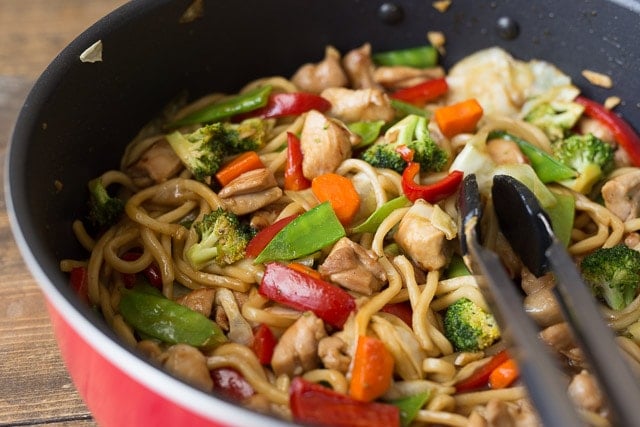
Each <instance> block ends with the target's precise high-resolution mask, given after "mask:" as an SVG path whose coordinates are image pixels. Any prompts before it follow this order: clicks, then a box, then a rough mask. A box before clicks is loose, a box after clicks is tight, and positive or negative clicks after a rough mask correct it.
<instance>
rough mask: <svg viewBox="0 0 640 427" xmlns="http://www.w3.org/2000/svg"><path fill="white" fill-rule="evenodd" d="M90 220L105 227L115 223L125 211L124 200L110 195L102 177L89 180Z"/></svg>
mask: <svg viewBox="0 0 640 427" xmlns="http://www.w3.org/2000/svg"><path fill="white" fill-rule="evenodd" d="M88 186H89V216H88V218H89V221H91V223H93V224H94V225H96V226H98V227H101V228H104V227H109V226H111V225H113V224H115V223H116V222H117V221H118V220H119V219H120V217H121V216H122V213H123V212H124V201H123V200H121V199H119V198H118V197H115V196H110V195H109V193H108V192H107V189H106V187H105V186H104V184H103V183H102V178H95V179H92V180H91V181H89V184H88Z"/></svg>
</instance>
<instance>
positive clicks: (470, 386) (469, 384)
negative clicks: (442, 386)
mask: <svg viewBox="0 0 640 427" xmlns="http://www.w3.org/2000/svg"><path fill="white" fill-rule="evenodd" d="M507 360H509V354H508V353H507V351H506V350H502V351H501V352H499V353H496V355H495V356H493V357H492V358H491V359H490V360H489V361H488V362H487V363H485V364H484V365H482V366H481V367H480V368H478V369H476V370H475V371H474V372H473V373H472V374H471V375H470V376H469V377H467V378H465V379H464V380H462V381H460V382H459V383H458V384H456V386H455V387H456V392H457V393H463V392H466V391H471V390H475V389H477V388H480V387H485V386H486V385H487V384H488V382H489V376H490V375H491V372H493V370H494V369H496V368H497V367H498V366H500V365H502V364H503V363H504V362H506V361H507Z"/></svg>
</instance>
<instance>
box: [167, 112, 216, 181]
mask: <svg viewBox="0 0 640 427" xmlns="http://www.w3.org/2000/svg"><path fill="white" fill-rule="evenodd" d="M225 134H226V131H225V128H224V125H223V124H222V123H215V124H213V125H208V126H204V127H201V128H199V129H198V130H196V131H194V132H193V133H190V134H186V135H185V134H182V133H180V131H175V132H173V133H170V134H168V135H167V141H169V144H170V145H171V148H173V151H175V152H176V154H177V155H178V157H180V160H181V161H182V163H183V164H184V165H185V167H186V168H187V169H188V170H189V171H190V172H191V173H192V174H193V176H194V177H195V178H196V179H197V180H198V181H205V180H207V179H209V177H211V176H212V175H213V174H215V173H216V172H217V171H218V169H220V166H221V165H222V161H223V159H224V156H225V154H226V148H225V143H224V135H225ZM221 136H222V137H221Z"/></svg>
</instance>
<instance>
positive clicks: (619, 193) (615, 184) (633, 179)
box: [601, 171, 640, 221]
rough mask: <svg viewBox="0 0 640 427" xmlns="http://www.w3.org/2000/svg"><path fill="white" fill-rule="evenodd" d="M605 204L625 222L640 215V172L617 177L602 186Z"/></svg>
mask: <svg viewBox="0 0 640 427" xmlns="http://www.w3.org/2000/svg"><path fill="white" fill-rule="evenodd" d="M601 191H602V198H603V199H604V204H605V206H606V207H607V209H609V210H610V211H611V212H613V213H614V214H615V215H616V216H617V217H618V218H620V219H621V220H623V221H626V220H629V219H633V218H637V217H638V215H639V214H640V171H633V172H629V173H625V174H623V175H619V176H616V177H615V178H613V179H610V180H609V181H607V182H605V184H604V185H603V186H602V190H601Z"/></svg>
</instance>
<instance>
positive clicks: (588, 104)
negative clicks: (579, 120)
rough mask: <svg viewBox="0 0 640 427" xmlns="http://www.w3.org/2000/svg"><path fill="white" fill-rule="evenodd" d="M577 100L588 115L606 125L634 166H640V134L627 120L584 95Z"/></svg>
mask: <svg viewBox="0 0 640 427" xmlns="http://www.w3.org/2000/svg"><path fill="white" fill-rule="evenodd" d="M575 102H576V103H578V104H580V105H582V106H583V107H584V114H585V115H586V116H588V117H591V118H592V119H595V120H597V121H599V122H600V123H602V124H603V125H605V126H606V127H607V129H609V131H610V132H611V133H612V134H613V137H614V138H615V139H616V142H617V143H618V145H620V147H622V148H623V149H624V151H626V153H627V154H628V155H629V159H631V163H633V165H634V166H640V136H638V133H637V132H636V131H635V130H633V128H632V127H631V126H630V125H629V124H628V123H627V122H626V121H624V120H623V119H622V118H621V117H620V116H618V115H617V114H615V113H614V112H613V111H611V110H607V109H606V108H605V107H604V106H603V105H601V104H599V103H597V102H595V101H593V100H591V99H588V98H585V97H584V96H578V97H577V98H576V99H575Z"/></svg>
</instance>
